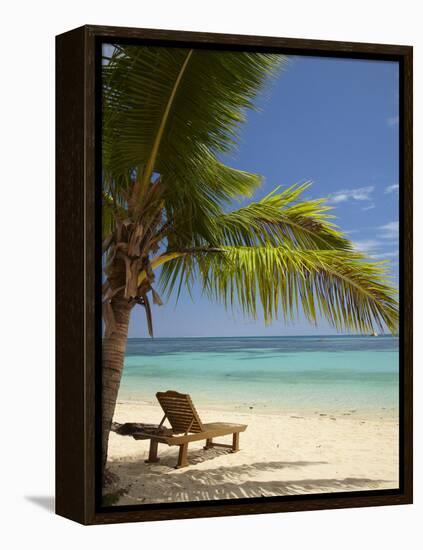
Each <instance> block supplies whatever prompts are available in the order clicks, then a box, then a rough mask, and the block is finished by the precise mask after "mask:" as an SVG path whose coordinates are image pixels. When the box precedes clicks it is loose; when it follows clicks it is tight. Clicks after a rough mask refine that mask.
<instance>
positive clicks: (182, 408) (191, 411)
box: [133, 391, 247, 468]
mask: <svg viewBox="0 0 423 550" xmlns="http://www.w3.org/2000/svg"><path fill="white" fill-rule="evenodd" d="M156 397H157V399H158V401H159V403H160V405H161V407H162V409H163V411H164V413H165V415H164V417H163V418H162V421H161V422H160V424H159V426H158V428H157V432H156V433H151V432H149V433H147V432H145V433H144V432H137V433H135V434H133V437H134V439H150V452H149V455H148V459H147V460H146V462H158V461H159V458H158V457H157V446H158V444H159V443H165V444H166V445H179V457H178V463H177V465H176V468H184V467H185V466H188V460H187V451H188V443H190V442H191V441H200V440H202V439H205V440H206V444H205V446H204V449H211V448H213V447H226V448H229V449H231V451H232V452H233V453H235V452H237V451H239V434H240V432H243V431H245V429H246V428H247V426H246V424H229V423H227V422H212V423H208V424H203V423H202V422H201V420H200V417H199V416H198V413H197V411H196V409H195V407H194V404H193V402H192V401H191V397H190V396H189V395H188V394H184V393H178V392H176V391H167V392H158V393H156ZM166 418H167V419H168V421H169V423H170V425H171V426H172V429H171V430H170V429H166V428H164V427H163V423H164V421H165V420H166ZM230 434H232V445H224V444H223V443H214V442H213V438H214V437H220V436H223V435H230Z"/></svg>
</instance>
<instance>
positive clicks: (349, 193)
mask: <svg viewBox="0 0 423 550" xmlns="http://www.w3.org/2000/svg"><path fill="white" fill-rule="evenodd" d="M373 191H374V186H373V185H369V186H367V187H357V188H356V189H343V190H342V191H336V192H335V193H331V194H330V195H329V200H330V201H331V202H334V203H339V202H346V201H349V200H354V201H370V200H371V199H372V197H371V195H372V193H373Z"/></svg>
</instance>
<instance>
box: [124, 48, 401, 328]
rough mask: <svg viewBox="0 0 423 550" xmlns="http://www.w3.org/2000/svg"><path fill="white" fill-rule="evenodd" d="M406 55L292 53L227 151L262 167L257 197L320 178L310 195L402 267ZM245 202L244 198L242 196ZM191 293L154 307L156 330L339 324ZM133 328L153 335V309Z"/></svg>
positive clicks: (363, 242)
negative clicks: (401, 69)
mask: <svg viewBox="0 0 423 550" xmlns="http://www.w3.org/2000/svg"><path fill="white" fill-rule="evenodd" d="M398 78H399V73H398V64H397V63H395V62H385V61H362V60H349V59H348V60H347V59H334V58H318V57H291V58H290V61H289V64H288V65H287V67H286V69H285V70H284V71H283V72H282V73H281V74H280V76H279V77H278V78H277V80H276V81H274V82H273V83H272V84H271V85H270V87H268V88H267V89H266V90H265V92H264V94H263V95H262V97H260V98H259V100H258V102H257V105H258V106H259V107H260V112H258V113H257V112H248V113H247V117H248V118H247V123H246V124H245V126H244V128H243V130H242V134H241V140H240V145H239V149H238V150H237V151H236V152H235V153H234V154H232V155H230V156H227V157H224V158H223V159H222V160H224V162H226V163H227V164H229V165H230V166H233V167H236V168H240V169H242V170H247V171H251V172H255V173H259V174H262V175H263V176H264V178H265V182H264V184H263V186H262V188H261V189H259V190H258V192H257V194H256V196H255V197H254V198H259V197H261V196H263V195H265V194H267V193H268V192H269V191H271V190H272V189H273V188H274V187H276V186H278V185H282V186H288V185H291V184H293V183H296V182H303V181H307V180H312V181H313V185H312V187H311V189H310V190H308V191H307V192H306V195H304V196H305V198H307V197H310V198H311V197H328V199H329V201H330V202H331V204H332V205H333V206H335V207H336V209H335V211H334V213H335V215H336V216H337V219H336V220H335V221H336V223H337V225H339V226H340V227H341V229H342V230H344V231H345V232H347V234H348V236H349V237H350V238H351V239H352V240H353V241H354V242H355V243H356V246H357V248H358V249H360V250H362V251H364V252H367V253H368V254H370V255H371V256H372V257H374V258H375V259H383V260H389V262H390V265H391V270H392V273H393V276H394V278H395V279H394V280H397V270H398V177H399V173H398V142H399V139H398ZM234 206H235V207H237V206H238V205H234ZM192 294H193V299H191V298H190V296H189V295H188V293H187V292H184V291H183V292H182V293H181V296H180V298H179V301H178V303H177V304H175V299H174V298H171V299H170V300H169V302H168V303H166V304H165V305H164V306H162V307H158V306H154V309H153V319H154V328H155V335H156V336H158V337H172V336H173V337H181V336H251V335H258V336H261V335H267V336H274V335H294V334H298V335H307V334H332V333H336V331H335V330H334V329H332V328H331V327H330V326H329V325H328V324H327V323H326V322H325V321H324V320H321V321H319V323H318V326H317V327H314V326H313V325H310V324H309V323H308V322H307V321H306V320H305V319H304V318H303V316H302V315H300V317H299V319H298V320H297V321H296V322H294V323H290V324H288V325H287V324H285V322H284V321H282V320H279V321H275V322H273V323H272V324H271V325H270V326H267V327H266V326H265V325H264V322H263V320H262V318H260V319H258V320H257V321H253V320H251V319H245V318H243V316H242V315H241V313H239V312H235V313H233V312H228V311H225V309H224V307H223V306H221V305H219V304H215V303H211V302H209V300H208V299H207V298H206V297H203V296H201V291H200V289H199V288H197V287H194V288H193V289H192ZM129 336H130V337H146V336H147V331H146V323H145V315H144V310H143V309H142V308H135V309H134V310H133V314H132V319H131V323H130V329H129Z"/></svg>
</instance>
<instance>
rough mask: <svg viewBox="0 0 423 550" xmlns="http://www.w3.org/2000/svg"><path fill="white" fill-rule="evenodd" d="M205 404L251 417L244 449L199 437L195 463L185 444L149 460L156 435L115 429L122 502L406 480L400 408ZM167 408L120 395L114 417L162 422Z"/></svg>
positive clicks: (224, 414) (237, 418)
mask: <svg viewBox="0 0 423 550" xmlns="http://www.w3.org/2000/svg"><path fill="white" fill-rule="evenodd" d="M197 408H198V410H199V413H200V416H201V418H202V420H203V421H204V422H218V421H226V422H235V423H241V424H248V428H247V430H246V431H245V432H244V433H241V436H240V449H241V450H240V451H239V452H237V453H231V452H229V451H228V450H227V449H219V448H214V449H210V450H207V451H205V450H203V448H202V447H203V444H204V442H202V441H200V442H194V443H191V444H190V445H189V449H188V460H189V463H190V464H189V466H188V467H187V468H183V469H179V470H176V469H175V468H174V466H175V464H176V460H177V454H178V448H177V447H168V446H167V445H159V457H160V462H159V463H158V464H145V463H144V460H145V459H146V458H147V455H148V447H149V441H136V440H134V439H133V438H132V437H131V436H122V435H118V434H116V433H113V432H112V433H111V434H110V443H109V459H108V467H109V468H110V470H111V471H112V472H114V473H116V474H117V475H118V476H119V479H120V482H119V488H123V489H124V490H125V494H124V495H123V496H122V497H121V498H120V500H119V502H118V503H117V504H118V505H121V504H148V503H156V502H180V501H197V500H213V499H225V498H246V497H260V496H274V495H294V494H314V493H327V492H339V491H357V490H372V489H392V488H396V487H398V483H399V470H398V468H399V466H398V464H399V459H398V417H397V414H396V411H395V410H393V409H392V410H384V409H379V410H374V411H369V412H366V413H364V412H362V411H356V410H342V411H337V412H336V413H334V412H332V411H313V410H307V411H296V412H291V411H289V412H288V411H284V412H276V411H272V412H271V413H269V412H264V411H263V410H260V411H259V412H256V411H254V410H250V408H249V407H248V406H246V407H243V408H240V407H238V409H236V410H235V408H234V410H223V409H222V410H211V409H209V410H207V409H203V407H201V405H200V404H198V405H197ZM162 415H163V412H162V410H161V408H160V407H159V405H158V404H157V405H155V404H150V403H143V402H136V401H134V402H130V401H127V402H118V404H117V407H116V412H115V417H114V420H115V421H116V422H120V423H124V422H152V423H158V422H160V420H161V418H162ZM230 439H231V438H230V436H229V437H227V438H220V439H219V440H216V442H221V443H224V442H228V443H230ZM111 490H113V489H112V488H110V487H109V488H108V489H107V492H109V491H111Z"/></svg>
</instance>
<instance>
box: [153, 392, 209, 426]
mask: <svg viewBox="0 0 423 550" xmlns="http://www.w3.org/2000/svg"><path fill="white" fill-rule="evenodd" d="M156 397H157V399H158V401H159V403H160V405H161V407H162V409H163V411H164V412H165V414H166V417H167V419H168V420H169V422H170V425H171V426H172V429H173V431H174V432H175V433H182V432H184V433H185V432H202V431H204V429H203V424H202V423H201V420H200V417H199V416H198V413H197V411H196V410H195V407H194V404H193V402H192V401H191V397H190V396H189V395H188V394H186V393H178V392H177V391H171V390H169V391H166V392H157V393H156Z"/></svg>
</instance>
